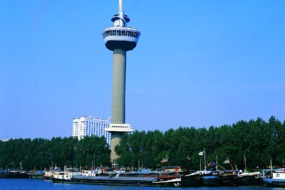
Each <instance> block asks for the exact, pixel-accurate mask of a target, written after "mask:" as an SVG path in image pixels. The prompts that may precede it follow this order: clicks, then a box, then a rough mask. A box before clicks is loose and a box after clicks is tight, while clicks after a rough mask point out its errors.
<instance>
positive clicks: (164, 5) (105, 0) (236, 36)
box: [0, 0, 285, 139]
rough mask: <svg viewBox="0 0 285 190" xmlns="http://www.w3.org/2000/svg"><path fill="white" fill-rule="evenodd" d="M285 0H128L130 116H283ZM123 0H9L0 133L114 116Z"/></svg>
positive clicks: (195, 122)
mask: <svg viewBox="0 0 285 190" xmlns="http://www.w3.org/2000/svg"><path fill="white" fill-rule="evenodd" d="M284 10H285V1H284V0H272V1H270V0H250V1H249V0H231V1H229V0H215V1H213V0H179V1H176V0H164V1H153V0H144V1H133V0H124V11H125V14H127V15H128V16H129V17H130V19H131V22H130V23H129V26H131V27H135V28H137V29H139V30H140V31H141V33H142V35H141V38H140V40H139V43H138V45H137V48H136V49H135V50H133V51H130V52H128V55H127V90H126V93H127V104H126V120H127V122H129V123H131V125H132V126H133V127H134V128H135V129H137V130H139V131H141V130H154V129H159V130H161V131H166V130H168V129H170V128H173V129H176V128H178V127H179V126H188V127H192V126H193V127H196V128H200V127H206V128H207V127H209V126H211V125H214V126H221V125H223V124H230V125H231V124H233V123H236V122H237V121H240V120H246V121H248V120H250V119H256V118H257V117H261V118H262V119H264V120H266V121H267V120H268V119H269V118H270V116H272V115H273V116H275V117H276V118H277V119H278V120H280V121H282V122H283V121H284V120H285V11H284ZM117 12H118V0H102V1H97V0H96V1H94V0H83V1H75V0H61V1H58V0H27V1H23V0H13V1H11V0H0V139H7V138H38V137H41V138H52V137H54V136H56V137H58V136H61V137H65V136H71V133H72V119H73V118H75V117H80V116H95V117H100V118H104V119H107V118H109V117H110V116H111V89H112V52H111V51H109V50H107V49H106V48H105V46H104V42H103V38H102V35H101V33H102V31H103V30H104V28H106V27H108V26H111V25H112V22H111V21H110V19H111V18H112V16H113V15H114V14H115V13H117Z"/></svg>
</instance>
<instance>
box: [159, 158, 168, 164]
mask: <svg viewBox="0 0 285 190" xmlns="http://www.w3.org/2000/svg"><path fill="white" fill-rule="evenodd" d="M160 162H161V163H166V162H168V158H167V157H165V158H163V159H162V160H161V161H160Z"/></svg>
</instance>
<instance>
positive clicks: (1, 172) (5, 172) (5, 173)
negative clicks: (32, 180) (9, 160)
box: [0, 170, 9, 178]
mask: <svg viewBox="0 0 285 190" xmlns="http://www.w3.org/2000/svg"><path fill="white" fill-rule="evenodd" d="M8 177H9V172H8V170H0V178H8Z"/></svg>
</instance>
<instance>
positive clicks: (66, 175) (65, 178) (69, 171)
mask: <svg viewBox="0 0 285 190" xmlns="http://www.w3.org/2000/svg"><path fill="white" fill-rule="evenodd" d="M81 175H82V173H81V172H80V171H79V170H77V169H74V168H66V169H65V170H64V171H62V172H55V173H54V174H53V175H52V178H51V179H52V182H54V183H56V182H60V183H71V182H72V180H71V179H72V177H74V176H81Z"/></svg>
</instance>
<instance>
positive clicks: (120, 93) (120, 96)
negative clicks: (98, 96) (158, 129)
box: [112, 49, 126, 124]
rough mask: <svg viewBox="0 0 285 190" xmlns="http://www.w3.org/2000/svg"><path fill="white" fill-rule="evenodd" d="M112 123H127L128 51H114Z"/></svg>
mask: <svg viewBox="0 0 285 190" xmlns="http://www.w3.org/2000/svg"><path fill="white" fill-rule="evenodd" d="M113 56H114V59H113V81H112V83H113V87H112V123H119V124H122V123H125V91H126V51H124V50H121V49H114V51H113Z"/></svg>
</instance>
